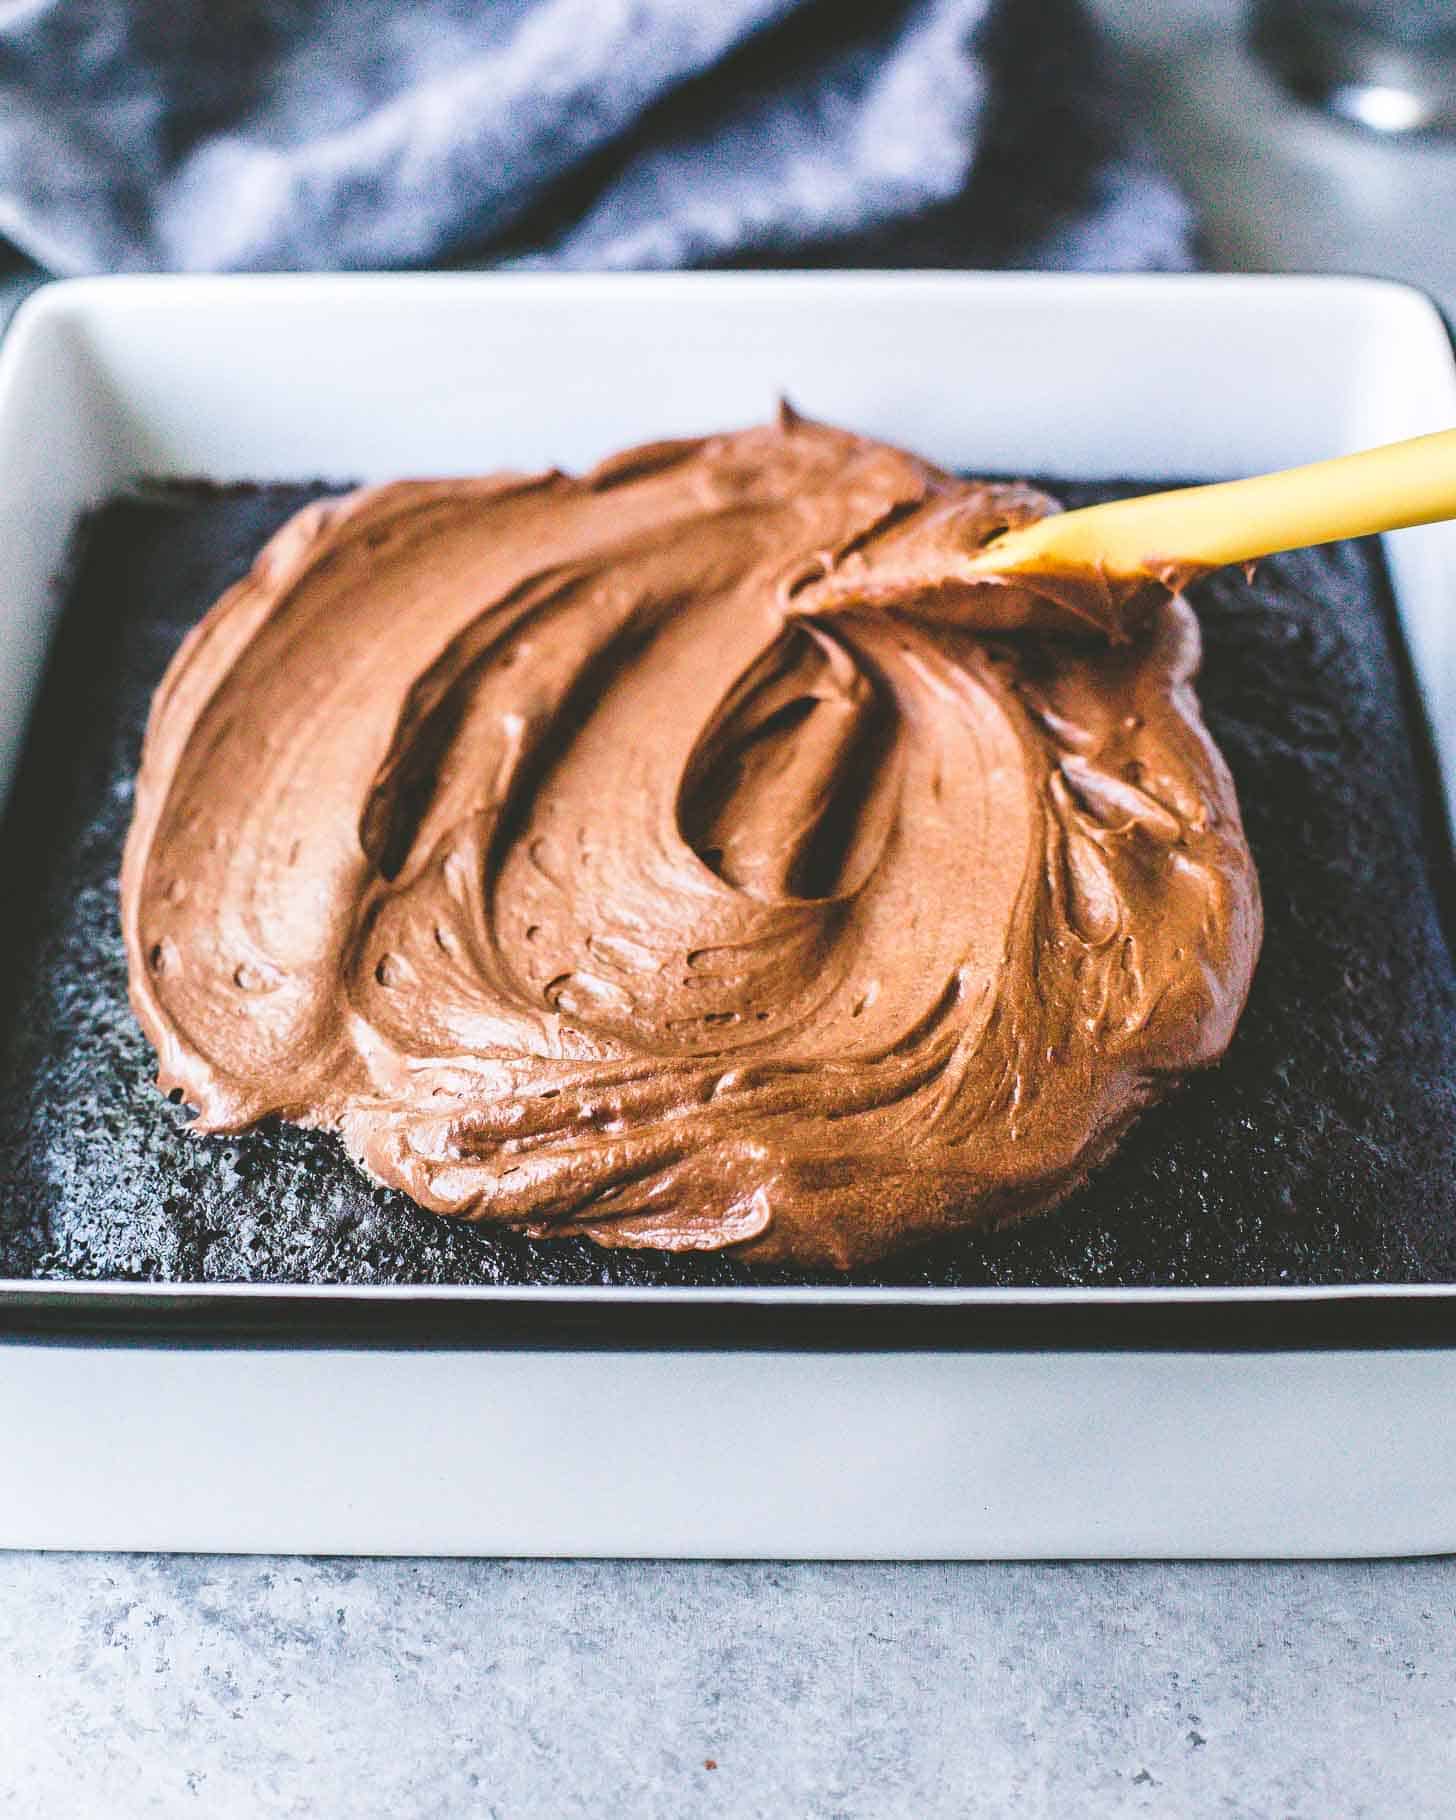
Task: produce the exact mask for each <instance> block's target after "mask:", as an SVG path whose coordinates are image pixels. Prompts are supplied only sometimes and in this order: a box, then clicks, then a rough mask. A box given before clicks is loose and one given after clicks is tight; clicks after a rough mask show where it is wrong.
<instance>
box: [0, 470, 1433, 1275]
mask: <svg viewBox="0 0 1456 1820" xmlns="http://www.w3.org/2000/svg"><path fill="white" fill-rule="evenodd" d="M1188 478H1194V477H1191V476H1190V477H1188ZM1045 484H1046V485H1047V486H1048V488H1049V490H1051V491H1053V492H1055V493H1056V494H1058V495H1059V496H1061V497H1062V498H1064V499H1065V500H1066V501H1067V502H1068V503H1069V504H1082V503H1090V502H1091V501H1093V500H1095V499H1100V498H1107V497H1112V496H1117V495H1121V494H1124V493H1128V492H1133V491H1140V490H1141V491H1146V490H1149V488H1147V487H1146V486H1144V487H1138V486H1137V485H1135V484H1134V483H1130V482H1124V483H1111V482H1109V483H1108V484H1106V485H1103V486H1092V485H1088V484H1085V483H1081V482H1067V481H1059V480H1051V481H1048V482H1046V483H1045ZM1162 484H1164V485H1166V484H1167V478H1166V477H1164V478H1163V479H1162ZM338 490H340V487H339V486H337V485H336V486H334V487H332V488H327V487H321V486H317V485H313V486H268V487H262V488H257V487H230V488H227V489H217V488H212V487H207V486H202V485H177V484H169V485H167V486H156V485H149V486H147V487H144V488H141V489H138V490H135V491H133V492H131V493H128V494H126V495H124V496H121V497H119V498H117V499H115V500H113V501H112V502H111V503H110V504H108V505H106V506H105V507H104V508H102V509H101V510H100V511H98V512H97V513H96V514H95V515H94V516H93V517H92V519H91V520H90V521H89V523H88V524H87V526H86V528H85V534H84V537H83V538H82V540H81V541H80V543H79V545H78V551H77V561H76V565H75V569H74V573H73V575H72V577H71V579H70V582H69V584H68V589H67V596H66V600H65V603H64V608H63V611H62V612H61V614H60V617H59V620H58V625H57V632H56V637H55V642H54V645H53V654H52V660H51V664H50V667H49V671H48V674H47V679H46V682H45V684H44V687H43V690H42V693H41V696H40V698H39V701H38V703H37V706H36V709H35V713H34V717H33V721H32V730H31V734H30V738H29V742H28V744H27V747H26V749H25V754H24V757H23V761H22V766H21V771H20V775H19V778H18V781H17V785H16V789H15V792H14V794H13V796H12V799H11V804H10V808H9V811H8V816H7V819H6V822H5V824H4V827H3V830H0V834H3V839H4V843H5V853H6V856H7V871H6V885H7V888H6V890H5V891H3V892H0V938H3V942H4V951H5V953H6V957H7V964H6V967H5V968H4V969H3V970H0V1275H7V1276H19V1277H38V1278H42V1279H44V1278H49V1277H64V1278H75V1277H80V1278H90V1279H114V1280H139V1279H163V1280H170V1281H173V1282H199V1283H206V1282H220V1281H249V1282H256V1283H269V1282H281V1283H349V1284H363V1285H369V1284H400V1285H409V1284H416V1283H424V1284H450V1283H455V1284H488V1285H501V1286H507V1285H516V1284H527V1285H572V1284H593V1285H642V1286H653V1285H697V1286H713V1285H732V1284H742V1283H809V1282H816V1281H823V1280H824V1279H823V1277H822V1276H818V1275H816V1274H815V1273H813V1272H804V1271H796V1270H792V1269H788V1268H785V1267H754V1266H750V1265H747V1264H744V1263H742V1262H740V1261H738V1260H736V1259H735V1258H734V1257H733V1255H732V1254H731V1253H715V1254H688V1253H666V1252H661V1251H654V1250H643V1251H624V1250H617V1251H609V1250H604V1249H601V1248H599V1247H597V1246H594V1245H592V1244H590V1243H588V1242H587V1241H585V1240H581V1239H553V1240H540V1241H537V1240H531V1239H526V1238H521V1237H517V1236H516V1235H514V1234H512V1233H510V1232H509V1231H507V1230H505V1229H503V1228H500V1227H494V1226H488V1225H481V1224H472V1223H470V1222H466V1221H460V1220H448V1219H440V1218H438V1217H436V1216H435V1215H432V1214H428V1213H425V1212H423V1211H421V1210H420V1209H419V1208H418V1207H417V1206H415V1204H414V1203H412V1202H411V1201H410V1200H409V1199H408V1198H407V1197H406V1196H404V1195H402V1194H400V1193H399V1192H397V1191H395V1190H391V1189H386V1188H382V1187H375V1186H373V1185H371V1184H370V1183H369V1182H368V1181H367V1179H366V1178H365V1177H364V1176H363V1175H362V1174H361V1173H360V1172H359V1170H358V1169H357V1168H356V1167H355V1166H354V1165H353V1163H352V1162H350V1160H349V1159H348V1157H347V1155H346V1154H345V1153H344V1151H343V1148H342V1146H341V1145H340V1143H339V1141H338V1140H337V1139H336V1138H333V1137H331V1136H328V1135H327V1134H324V1133H320V1132H314V1131H306V1130H303V1129H301V1128H300V1127H297V1126H293V1125H287V1124H282V1123H280V1122H277V1121H273V1120H269V1121H265V1123H264V1124H263V1125H262V1126H260V1127H259V1128H257V1129H255V1130H251V1131H248V1132H244V1133H241V1134H238V1135H235V1136H216V1137H206V1136H197V1135H194V1134H193V1133H192V1132H191V1130H190V1129H189V1125H188V1119H187V1115H186V1113H185V1110H184V1108H182V1107H181V1106H176V1105H172V1104H170V1103H169V1102H168V1100H167V1099H166V1098H165V1097H164V1096H163V1095H162V1094H161V1093H159V1092H158V1090H157V1088H156V1086H155V1084H154V1073H155V1067H156V1058H155V1054H154V1052H153V1051H152V1049H151V1046H150V1044H149V1043H148V1042H147V1041H146V1039H145V1038H144V1037H143V1035H142V1034H141V1032H140V1030H139V1029H138V1027H137V1025H136V1022H135V1019H134V1017H133V1015H132V1013H131V1010H130V1008H129V1005H128V1002H127V981H126V964H125V955H124V951H123V946H122V941H121V933H120V922H119V909H118V898H117V873H118V869H119V866H120V860H121V851H122V844H123V839H124V836H125V832H126V828H127V825H128V822H129V819H130V815H131V806H132V794H133V781H134V777H135V773H136V767H137V762H138V756H139V753H140V747H141V740H142V731H143V726H144V723H145V719H146V714H147V709H148V704H149V702H150V700H151V697H152V693H153V691H154V690H155V688H156V686H157V684H158V682H159V681H160V679H161V677H162V675H163V672H164V671H165V669H166V666H167V664H168V663H169V661H170V660H171V658H172V656H173V655H174V653H175V652H176V650H177V648H178V646H179V644H180V643H181V641H182V639H183V637H184V636H185V634H186V633H187V632H188V631H189V630H190V628H191V627H192V626H194V625H195V624H196V622H197V621H198V620H199V619H200V618H201V616H202V615H203V613H204V612H205V611H206V609H207V608H208V606H209V605H210V604H211V603H212V602H213V601H214V600H215V599H216V598H217V596H218V595H219V594H220V593H221V592H222V591H223V590H224V589H225V588H226V587H227V586H229V585H230V584H231V583H233V582H235V581H236V580H237V579H238V578H239V577H240V576H242V575H243V574H245V573H246V571H247V569H248V566H249V564H250V563H251V561H252V560H253V558H254V556H255V554H256V552H257V551H258V549H259V547H260V546H261V545H262V544H263V543H264V542H265V541H266V540H267V538H268V537H269V536H270V535H271V534H272V533H273V532H275V531H276V530H277V529H278V528H279V527H280V526H281V525H282V524H283V523H284V522H286V520H287V519H288V518H290V517H291V516H292V515H293V514H294V513H295V512H297V511H298V510H299V509H300V507H302V506H304V505H306V504H307V503H308V502H309V501H310V500H311V499H314V498H318V497H319V496H321V495H322V494H324V493H326V492H330V491H338ZM1190 598H1191V600H1192V602H1193V605H1194V607H1195V609H1196V611H1197V615H1198V619H1199V622H1200V626H1201V629H1202V633H1203V642H1204V665H1203V669H1202V672H1201V674H1200V677H1199V695H1200V699H1201V701H1202V705H1203V711H1204V715H1205V717H1206V720H1207V722H1208V725H1209V728H1210V731H1211V732H1212V733H1213V735H1214V737H1215V738H1216V740H1217V742H1218V745H1219V748H1220V749H1221V751H1222V752H1223V753H1224V755H1225V757H1226V758H1227V760H1228V762H1229V766H1230V769H1231V770H1232V773H1233V776H1234V779H1235V782H1236V784H1237V786H1238V790H1239V796H1240V801H1241V805H1242V809H1243V815H1244V824H1245V828H1246V831H1247V834H1248V839H1249V844H1250V847H1251V849H1252V851H1253V854H1254V857H1255V860H1256V861H1257V864H1258V868H1259V877H1260V884H1261V887H1262V893H1263V899H1264V913H1265V940H1264V947H1263V952H1262V955H1261V958H1260V962H1259V966H1258V970H1257V972H1256V975H1255V978H1254V983H1253V987H1252V990H1251V993H1250V997H1249V1002H1248V1006H1247V1008H1246V1010H1245V1013H1244V1016H1243V1018H1242V1019H1241V1021H1240V1023H1239V1026H1238V1029H1237V1031H1236V1033H1235V1036H1234V1040H1233V1043H1232V1046H1231V1048H1230V1050H1229V1053H1228V1056H1227V1057H1226V1059H1225V1060H1224V1061H1223V1062H1222V1063H1221V1064H1219V1065H1218V1066H1216V1067H1215V1068H1213V1069H1211V1070H1210V1071H1208V1072H1206V1073H1203V1074H1201V1075H1199V1076H1197V1077H1196V1078H1195V1079H1194V1080H1193V1081H1192V1082H1191V1083H1190V1088H1189V1090H1187V1091H1184V1092H1182V1093H1180V1094H1177V1095H1174V1096H1172V1097H1171V1098H1169V1099H1167V1100H1166V1101H1164V1102H1162V1103H1161V1104H1159V1105H1157V1106H1155V1107H1153V1108H1151V1109H1149V1110H1148V1111H1147V1112H1146V1113H1145V1114H1144V1115H1143V1116H1142V1117H1141V1119H1140V1120H1139V1121H1138V1123H1137V1125H1136V1126H1135V1127H1134V1129H1133V1130H1132V1131H1131V1133H1130V1134H1129V1135H1128V1137H1127V1138H1126V1139H1125V1140H1124V1142H1123V1144H1122V1145H1121V1147H1120V1148H1119V1150H1118V1151H1117V1153H1116V1154H1115V1155H1114V1156H1113V1157H1112V1158H1111V1159H1110V1161H1109V1162H1107V1163H1106V1164H1105V1165H1104V1166H1103V1167H1102V1168H1101V1169H1100V1170H1098V1171H1097V1172H1096V1173H1095V1174H1094V1175H1093V1176H1092V1177H1091V1179H1090V1180H1089V1181H1088V1182H1087V1183H1086V1184H1084V1185H1083V1186H1082V1187H1081V1188H1080V1189H1078V1190H1077V1191H1076V1192H1075V1193H1074V1194H1073V1195H1072V1196H1071V1197H1070V1198H1069V1199H1068V1200H1067V1201H1066V1202H1064V1203H1063V1204H1062V1206H1061V1207H1059V1208H1058V1209H1056V1210H1055V1211H1054V1212H1052V1213H1050V1214H1048V1215H1046V1216H1044V1217H1042V1218H1038V1219H1031V1220H1026V1221H1022V1222H1020V1223H1019V1224H1017V1225H1015V1226H1013V1227H1011V1228H1009V1229H1006V1230H1004V1231H1002V1232H998V1233H986V1232H982V1231H979V1230H971V1229H968V1230H966V1231H964V1232H962V1233H961V1234H959V1235H958V1236H956V1237H954V1238H951V1239H947V1240H945V1241H943V1242H941V1243H938V1244H936V1245H934V1246H931V1247H926V1248H920V1249H914V1250H908V1251H904V1252H901V1253H898V1254H896V1255H895V1256H894V1257H892V1258H890V1259H887V1260H885V1261H884V1262H883V1263H881V1264H879V1265H878V1266H875V1267H873V1268H872V1269H870V1270H865V1271H860V1272H857V1273H855V1274H854V1276H853V1278H852V1279H851V1280H854V1281H858V1282H868V1283H881V1284H887V1285H909V1286H927V1287H942V1286H943V1287H952V1286H976V1285H989V1286H1003V1287H1020V1286H1027V1285H1035V1286H1077V1287H1082V1286H1093V1287H1096V1286H1117V1287H1138V1286H1144V1285H1162V1286H1197V1285H1203V1284H1230V1285H1248V1284H1253V1285H1258V1284H1268V1285H1286V1284H1331V1285H1333V1284H1347V1283H1360V1282H1378V1283H1423V1282H1452V1281H1456V1146H1453V1144H1452V1142H1451V1133H1452V1131H1453V1129H1456V989H1453V977H1452V968H1451V961H1450V955H1449V952H1448V949H1447V946H1446V941H1445V938H1444V934H1443V929H1442V914H1443V911H1445V910H1446V909H1448V908H1449V906H1450V902H1451V895H1450V890H1449V861H1448V852H1449V849H1448V847H1447V843H1446V833H1445V827H1444V822H1443V817H1442V809H1441V805H1440V798H1439V792H1438V789H1437V787H1436V786H1437V778H1436V772H1435V767H1434V763H1433V761H1432V757H1431V753H1430V748H1429V745H1428V742H1427V741H1426V738H1425V735H1424V730H1423V727H1422V723H1421V717H1420V711H1419V705H1418V703H1417V701H1416V699H1415V696H1414V693H1413V691H1412V689H1411V686H1410V679H1409V676H1408V674H1407V670H1406V664H1405V657H1404V652H1403V649H1402V646H1401V641H1400V636H1399V629H1398V625H1397V621H1396V615H1395V611H1394V605H1393V602H1392V598H1391V594H1390V590H1389V585H1388V582H1387V579H1386V575H1385V571H1384V566H1383V563H1382V560H1381V555H1380V550H1379V546H1378V545H1377V544H1376V543H1374V542H1369V543H1358V544H1343V545H1334V546H1330V547H1328V548H1324V549H1319V550H1307V551H1299V552H1294V553H1291V554H1289V555H1287V556H1281V557H1277V558H1271V559H1269V560H1268V561H1267V562H1265V563H1262V564H1261V565H1260V567H1259V571H1258V573H1257V575H1256V576H1255V577H1254V580H1253V583H1252V585H1248V584H1246V582H1245V580H1244V578H1243V577H1242V576H1241V575H1237V574H1234V573H1228V574H1221V575H1216V576H1212V577H1210V578H1208V579H1207V580H1205V581H1203V582H1200V583H1199V584H1198V585H1197V586H1196V587H1194V588H1193V589H1192V591H1191V595H1190ZM835 1280H838V1279H835Z"/></svg>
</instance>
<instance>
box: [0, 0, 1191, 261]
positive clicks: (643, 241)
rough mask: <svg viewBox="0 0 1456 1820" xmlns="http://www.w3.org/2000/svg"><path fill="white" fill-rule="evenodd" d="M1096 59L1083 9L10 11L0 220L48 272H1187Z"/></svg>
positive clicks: (170, 7) (741, 1) (292, 1)
mask: <svg viewBox="0 0 1456 1820" xmlns="http://www.w3.org/2000/svg"><path fill="white" fill-rule="evenodd" d="M1097 48H1098V47H1097V45H1096V43H1095V41H1094V40H1093V39H1092V37H1091V35H1090V32H1089V30H1088V27H1087V24H1086V21H1085V19H1084V18H1083V17H1082V15H1081V13H1080V11H1079V10H1078V8H1077V4H1076V0H859V3H853V0H0V235H4V236H8V237H9V239H10V240H11V241H12V242H13V243H14V244H15V246H16V247H18V248H19V249H20V250H21V251H23V252H25V253H27V254H28V255H30V257H32V258H33V259H35V260H37V261H38V262H40V263H41V264H42V265H44V266H46V267H48V268H49V269H51V270H52V271H55V272H61V273H79V272H97V271H117V270H166V271H215V270H226V271H243V270H275V269H307V270H319V269H340V268H359V267H379V266H400V265H421V264H440V263H445V262H450V261H460V260H469V261H471V262H472V263H506V262H509V263H528V264H536V265H546V266H562V267H577V268H585V267H591V268H622V267H660V266H676V265H685V264H712V263H763V262H770V261H772V262H798V261H799V260H801V259H817V260H819V261H820V262H831V263H838V262H841V261H847V260H848V259H850V258H854V259H856V260H858V261H860V262H864V263H901V262H903V263H919V264H950V265H987V264H1019V265H1043V266H1064V267H1078V268H1083V269H1089V268H1090V269H1097V268H1108V269H1135V268H1150V267H1162V266H1179V265H1184V264H1188V263H1190V253H1189V245H1190V223H1189V213H1188V210H1187V207H1186V204H1185V203H1184V200H1183V198H1182V196H1181V195H1180V194H1179V192H1178V191H1177V190H1176V189H1175V188H1174V187H1173V186H1172V185H1171V184H1170V183H1169V182H1168V181H1167V179H1166V178H1165V177H1164V176H1163V174H1162V173H1161V172H1160V171H1159V170H1158V169H1157V168H1156V167H1155V166H1154V165H1153V164H1152V163H1150V162H1149V160H1148V158H1147V157H1146V155H1145V153H1143V152H1142V151H1141V150H1139V148H1138V147H1136V146H1135V145H1131V144H1129V143H1128V141H1127V137H1126V134H1125V132H1124V129H1123V126H1122V118H1123V111H1124V110H1121V109H1119V107H1118V106H1117V105H1116V90H1115V86H1114V85H1113V84H1112V83H1111V82H1110V81H1109V76H1108V72H1107V71H1106V70H1105V69H1104V68H1103V67H1102V66H1101V63H1100V61H1099V57H1098V55H1097ZM906 227H908V229H909V234H908V238H906V239H902V240H899V241H897V240H896V238H895V235H896V233H897V232H898V231H899V230H900V229H901V228H906ZM887 236H888V237H887Z"/></svg>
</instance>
